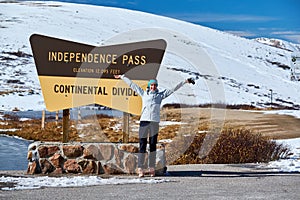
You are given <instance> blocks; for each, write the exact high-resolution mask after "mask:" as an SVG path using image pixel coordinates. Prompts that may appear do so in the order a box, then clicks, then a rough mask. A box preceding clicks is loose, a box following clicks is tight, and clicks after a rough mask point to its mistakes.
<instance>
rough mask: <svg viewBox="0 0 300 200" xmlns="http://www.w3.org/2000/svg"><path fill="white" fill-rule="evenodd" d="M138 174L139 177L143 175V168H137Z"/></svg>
mask: <svg viewBox="0 0 300 200" xmlns="http://www.w3.org/2000/svg"><path fill="white" fill-rule="evenodd" d="M138 175H139V177H140V178H141V177H144V176H145V173H144V170H143V169H142V168H138Z"/></svg>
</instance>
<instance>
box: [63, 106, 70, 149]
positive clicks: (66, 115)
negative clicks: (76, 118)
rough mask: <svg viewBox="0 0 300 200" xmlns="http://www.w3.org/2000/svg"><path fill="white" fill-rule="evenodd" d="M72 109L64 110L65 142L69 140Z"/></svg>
mask: <svg viewBox="0 0 300 200" xmlns="http://www.w3.org/2000/svg"><path fill="white" fill-rule="evenodd" d="M69 123H70V109H64V110H63V143H67V142H68V141H69Z"/></svg>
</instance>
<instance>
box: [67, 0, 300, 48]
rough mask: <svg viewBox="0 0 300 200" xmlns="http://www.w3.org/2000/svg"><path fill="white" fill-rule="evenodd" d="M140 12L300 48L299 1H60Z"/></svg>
mask: <svg viewBox="0 0 300 200" xmlns="http://www.w3.org/2000/svg"><path fill="white" fill-rule="evenodd" d="M62 1H66V2H74V3H86V4H93V5H104V6H111V7H120V8H127V9H131V10H139V11H144V12H148V13H153V14H157V15H163V16H167V17H172V18H176V19H180V20H184V21H188V22H192V23H195V24H199V25H203V26H207V27H211V28H215V29H218V30H221V31H226V32H231V33H233V34H236V35H239V36H243V37H247V38H256V37H269V38H279V39H284V40H287V41H291V42H294V43H299V44H300V1H299V0H185V1H184V0H62Z"/></svg>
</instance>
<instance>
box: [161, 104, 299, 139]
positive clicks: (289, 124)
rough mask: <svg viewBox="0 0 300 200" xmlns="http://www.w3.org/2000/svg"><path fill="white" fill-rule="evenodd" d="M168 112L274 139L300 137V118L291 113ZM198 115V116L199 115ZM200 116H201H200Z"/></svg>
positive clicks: (196, 110)
mask: <svg viewBox="0 0 300 200" xmlns="http://www.w3.org/2000/svg"><path fill="white" fill-rule="evenodd" d="M166 112H167V113H173V115H174V113H177V114H178V113H181V116H182V117H184V118H187V117H189V118H190V117H191V116H193V117H194V119H193V120H196V118H198V119H200V124H201V123H204V122H207V121H210V122H213V123H219V124H218V125H220V124H226V125H232V126H235V127H236V126H238V127H245V128H248V129H251V130H253V131H255V132H259V133H261V134H263V135H265V136H269V137H271V138H273V139H288V138H298V137H300V119H298V118H295V117H293V116H289V115H279V114H264V112H263V111H245V110H230V109H212V108H185V109H169V110H167V111H166ZM197 116H198V117H197ZM199 116H200V117H199Z"/></svg>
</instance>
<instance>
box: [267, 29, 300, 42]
mask: <svg viewBox="0 0 300 200" xmlns="http://www.w3.org/2000/svg"><path fill="white" fill-rule="evenodd" d="M271 34H272V35H277V36H279V37H282V38H285V39H287V40H290V41H293V42H296V43H298V44H300V31H274V32H272V33H271Z"/></svg>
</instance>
